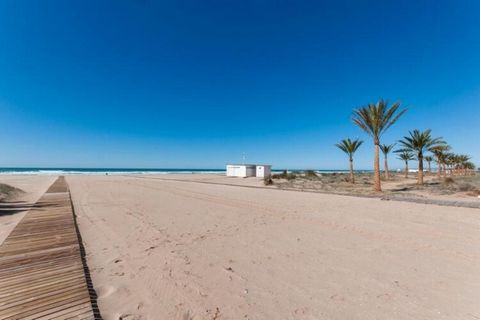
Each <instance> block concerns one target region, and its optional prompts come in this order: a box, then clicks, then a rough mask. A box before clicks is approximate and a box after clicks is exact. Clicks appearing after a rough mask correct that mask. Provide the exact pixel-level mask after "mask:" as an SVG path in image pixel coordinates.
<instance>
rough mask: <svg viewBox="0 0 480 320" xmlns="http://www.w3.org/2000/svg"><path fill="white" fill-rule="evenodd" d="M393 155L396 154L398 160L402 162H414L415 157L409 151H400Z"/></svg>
mask: <svg viewBox="0 0 480 320" xmlns="http://www.w3.org/2000/svg"><path fill="white" fill-rule="evenodd" d="M395 153H398V160H403V161H411V160H415V156H414V155H413V153H412V152H411V151H409V150H405V149H400V150H397V151H395Z"/></svg>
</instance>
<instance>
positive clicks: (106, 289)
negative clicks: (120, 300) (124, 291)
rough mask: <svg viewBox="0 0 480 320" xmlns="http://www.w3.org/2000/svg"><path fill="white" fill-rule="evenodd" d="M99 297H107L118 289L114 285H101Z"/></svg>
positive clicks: (98, 291)
mask: <svg viewBox="0 0 480 320" xmlns="http://www.w3.org/2000/svg"><path fill="white" fill-rule="evenodd" d="M96 291H97V295H98V298H106V297H108V296H110V295H111V294H112V293H114V292H115V291H116V288H115V287H113V286H108V285H107V286H100V287H99V288H98V289H97V290H96Z"/></svg>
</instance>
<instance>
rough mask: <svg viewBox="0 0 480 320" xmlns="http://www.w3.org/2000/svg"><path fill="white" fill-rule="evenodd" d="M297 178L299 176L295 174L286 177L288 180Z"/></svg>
mask: <svg viewBox="0 0 480 320" xmlns="http://www.w3.org/2000/svg"><path fill="white" fill-rule="evenodd" d="M296 178H297V175H296V174H295V173H289V174H287V177H286V179H287V180H293V179H296Z"/></svg>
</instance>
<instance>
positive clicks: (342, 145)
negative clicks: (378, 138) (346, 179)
mask: <svg viewBox="0 0 480 320" xmlns="http://www.w3.org/2000/svg"><path fill="white" fill-rule="evenodd" d="M362 143H363V141H362V140H360V139H356V140H351V139H350V138H348V139H343V140H341V141H340V142H339V143H337V144H335V146H337V147H338V148H339V149H340V150H342V151H343V152H345V153H346V154H347V155H348V162H349V167H350V182H351V183H355V174H354V171H353V155H354V154H355V152H356V151H357V150H358V148H360V146H361V145H362Z"/></svg>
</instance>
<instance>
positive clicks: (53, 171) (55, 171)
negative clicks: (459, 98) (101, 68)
mask: <svg viewBox="0 0 480 320" xmlns="http://www.w3.org/2000/svg"><path fill="white" fill-rule="evenodd" d="M282 171H283V168H282V169H275V168H274V169H272V172H275V173H278V172H282ZM288 171H289V172H295V171H304V170H303V169H289V170H288ZM314 171H316V172H318V173H345V172H348V170H335V169H333V170H314ZM356 172H358V173H364V172H371V171H370V170H356ZM175 173H177V174H179V173H184V174H185V173H187V174H195V173H225V169H189V168H177V169H171V168H155V169H143V168H0V175H1V174H8V175H14V174H24V175H25V174H28V175H39V174H41V175H65V174H98V175H105V174H119V175H125V174H175Z"/></svg>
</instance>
